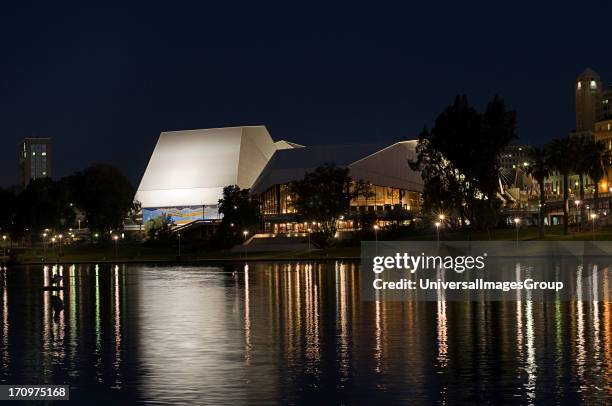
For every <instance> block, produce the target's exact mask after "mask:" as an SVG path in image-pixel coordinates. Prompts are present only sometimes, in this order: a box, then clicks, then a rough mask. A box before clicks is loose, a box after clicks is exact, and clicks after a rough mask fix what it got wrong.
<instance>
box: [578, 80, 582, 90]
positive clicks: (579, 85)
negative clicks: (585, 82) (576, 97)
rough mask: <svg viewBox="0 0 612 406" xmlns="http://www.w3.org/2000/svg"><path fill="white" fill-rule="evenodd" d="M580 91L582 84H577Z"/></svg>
mask: <svg viewBox="0 0 612 406" xmlns="http://www.w3.org/2000/svg"><path fill="white" fill-rule="evenodd" d="M580 89H582V82H578V90H580Z"/></svg>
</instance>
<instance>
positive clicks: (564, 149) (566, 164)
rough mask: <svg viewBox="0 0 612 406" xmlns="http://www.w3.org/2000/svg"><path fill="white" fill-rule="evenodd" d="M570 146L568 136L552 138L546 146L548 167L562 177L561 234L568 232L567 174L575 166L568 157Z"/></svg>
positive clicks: (569, 155)
mask: <svg viewBox="0 0 612 406" xmlns="http://www.w3.org/2000/svg"><path fill="white" fill-rule="evenodd" d="M572 148H573V145H572V141H571V140H570V139H569V138H568V137H565V138H557V139H554V140H553V141H552V142H551V143H550V144H549V148H548V150H549V157H548V160H549V165H550V169H552V170H554V171H556V172H558V173H559V174H560V175H561V176H562V177H563V234H568V233H569V228H568V221H569V203H568V198H569V196H568V187H569V175H570V173H571V172H572V171H573V170H574V168H575V164H574V162H572V159H571V158H570V157H571V156H572V155H571V154H572Z"/></svg>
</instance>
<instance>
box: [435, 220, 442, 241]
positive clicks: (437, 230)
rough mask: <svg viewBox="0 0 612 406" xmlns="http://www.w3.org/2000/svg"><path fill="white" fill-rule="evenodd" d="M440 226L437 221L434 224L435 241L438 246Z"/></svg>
mask: <svg viewBox="0 0 612 406" xmlns="http://www.w3.org/2000/svg"><path fill="white" fill-rule="evenodd" d="M441 225H442V223H440V222H439V221H436V222H435V223H434V226H436V240H437V241H438V244H440V226H441Z"/></svg>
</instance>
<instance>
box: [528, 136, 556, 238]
mask: <svg viewBox="0 0 612 406" xmlns="http://www.w3.org/2000/svg"><path fill="white" fill-rule="evenodd" d="M528 159H529V165H528V166H527V173H528V174H529V175H531V177H533V178H534V179H535V181H536V182H538V186H539V188H540V210H539V224H538V225H539V231H538V236H539V238H544V207H545V204H546V191H545V190H544V180H545V179H546V178H547V177H548V176H550V173H551V170H550V166H549V162H548V151H547V150H546V149H545V148H539V147H532V148H530V150H529V158H528Z"/></svg>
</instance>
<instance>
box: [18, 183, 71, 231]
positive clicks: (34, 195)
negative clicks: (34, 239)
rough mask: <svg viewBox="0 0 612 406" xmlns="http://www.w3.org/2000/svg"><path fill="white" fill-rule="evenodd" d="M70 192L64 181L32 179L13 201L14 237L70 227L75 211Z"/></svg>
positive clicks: (67, 184)
mask: <svg viewBox="0 0 612 406" xmlns="http://www.w3.org/2000/svg"><path fill="white" fill-rule="evenodd" d="M70 189H71V188H70V185H69V182H68V181H67V180H66V179H65V178H63V179H61V180H60V181H58V182H54V181H53V180H51V179H50V178H43V179H33V180H31V181H30V182H29V183H28V186H27V187H26V188H25V189H24V190H23V191H22V192H21V193H20V194H19V195H18V196H17V198H16V205H15V209H14V214H15V216H14V222H13V234H14V235H13V236H14V237H15V238H18V237H22V236H25V237H27V236H30V235H32V234H34V235H40V234H41V233H42V232H43V230H45V229H47V228H50V229H60V228H63V227H69V226H72V225H73V223H74V220H75V212H74V207H73V206H72V205H71V200H72V199H71V197H72V192H71V190H70Z"/></svg>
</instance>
